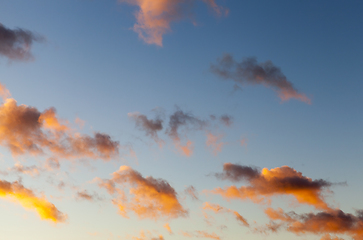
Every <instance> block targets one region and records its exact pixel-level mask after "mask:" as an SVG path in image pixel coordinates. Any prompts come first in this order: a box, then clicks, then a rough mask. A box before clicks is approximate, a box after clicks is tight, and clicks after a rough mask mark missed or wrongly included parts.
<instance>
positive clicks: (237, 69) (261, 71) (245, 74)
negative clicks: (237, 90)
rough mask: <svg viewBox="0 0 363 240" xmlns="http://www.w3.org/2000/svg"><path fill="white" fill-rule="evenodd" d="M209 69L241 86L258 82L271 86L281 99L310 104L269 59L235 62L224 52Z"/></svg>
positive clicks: (249, 59) (250, 59) (247, 59)
mask: <svg viewBox="0 0 363 240" xmlns="http://www.w3.org/2000/svg"><path fill="white" fill-rule="evenodd" d="M210 70H211V72H212V73H214V74H215V75H217V76H218V77H220V78H222V79H225V80H232V81H234V82H235V83H236V84H239V85H242V86H243V85H257V84H258V85H263V86H265V87H268V88H271V89H273V90H274V91H275V92H276V93H277V94H278V96H279V98H280V99H281V100H282V101H288V100H290V99H297V100H300V101H302V102H305V103H307V104H311V100H310V99H309V98H308V97H307V96H306V95H305V94H303V93H299V92H298V90H297V89H296V88H295V87H294V86H293V84H292V83H291V82H290V81H289V80H288V79H287V78H286V76H285V75H284V74H283V72H282V71H281V69H280V68H279V67H276V66H275V65H274V64H273V63H272V62H271V61H266V62H261V63H258V62H257V59H256V58H246V59H244V60H242V61H241V62H237V61H236V60H235V59H234V58H233V57H232V56H231V55H230V54H224V55H223V56H222V57H221V58H219V59H217V64H212V65H211V67H210Z"/></svg>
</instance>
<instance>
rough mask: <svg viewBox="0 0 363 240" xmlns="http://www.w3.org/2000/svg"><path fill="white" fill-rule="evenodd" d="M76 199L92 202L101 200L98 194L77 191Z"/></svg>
mask: <svg viewBox="0 0 363 240" xmlns="http://www.w3.org/2000/svg"><path fill="white" fill-rule="evenodd" d="M76 198H77V199H82V200H87V201H91V202H93V201H98V200H101V198H100V196H98V194H97V193H93V194H91V193H89V192H88V191H87V190H82V191H77V193H76Z"/></svg>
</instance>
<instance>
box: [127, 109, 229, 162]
mask: <svg viewBox="0 0 363 240" xmlns="http://www.w3.org/2000/svg"><path fill="white" fill-rule="evenodd" d="M128 116H129V117H130V118H132V119H133V120H134V121H135V124H136V127H137V128H138V129H139V130H141V131H144V132H145V134H146V136H149V137H151V138H152V139H153V140H154V141H155V142H156V143H158V144H159V146H160V147H162V146H163V145H164V144H165V142H164V141H163V140H162V139H160V137H159V133H160V132H161V131H162V130H163V129H165V133H166V135H167V136H168V137H169V138H170V139H171V140H172V141H173V144H174V146H175V148H176V149H177V151H178V152H179V153H181V154H182V155H185V156H187V157H189V156H191V155H192V154H193V151H194V142H193V141H191V140H190V139H188V138H187V133H188V132H191V131H198V130H199V131H200V130H207V129H208V128H210V126H209V125H210V122H211V121H209V120H203V119H200V118H198V117H196V116H194V115H193V114H192V113H190V112H185V111H182V110H180V109H179V108H177V110H176V111H175V112H174V113H172V114H171V115H170V116H168V123H167V124H165V123H164V121H163V119H162V118H161V114H159V115H158V116H156V118H155V119H149V118H148V117H147V116H145V115H143V114H140V113H138V112H135V113H129V114H128ZM210 118H211V120H216V119H217V117H216V116H215V115H210ZM218 120H220V122H222V124H223V125H226V126H230V125H231V124H232V122H233V118H232V117H231V116H229V115H226V114H225V115H222V116H221V117H218ZM165 125H167V126H165ZM183 133H184V134H183ZM221 137H222V136H221V135H218V136H215V135H213V134H212V133H211V131H207V143H206V144H207V146H209V147H211V148H212V149H213V152H214V153H215V154H217V153H218V152H220V151H221V149H222V146H223V145H224V144H225V143H221V142H218V141H219V140H220V138H221Z"/></svg>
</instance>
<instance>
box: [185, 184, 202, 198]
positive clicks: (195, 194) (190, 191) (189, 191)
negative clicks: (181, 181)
mask: <svg viewBox="0 0 363 240" xmlns="http://www.w3.org/2000/svg"><path fill="white" fill-rule="evenodd" d="M184 192H185V193H186V194H188V195H189V196H190V197H191V198H192V199H193V200H199V197H198V192H197V190H196V189H195V188H194V187H193V186H189V187H187V188H186V189H185V190H184Z"/></svg>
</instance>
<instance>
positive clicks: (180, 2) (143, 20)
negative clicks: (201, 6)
mask: <svg viewBox="0 0 363 240" xmlns="http://www.w3.org/2000/svg"><path fill="white" fill-rule="evenodd" d="M119 2H121V3H128V4H130V5H134V6H138V7H139V11H137V12H136V13H135V17H136V23H135V25H134V27H133V30H134V31H135V32H136V33H138V34H139V37H140V38H141V39H142V40H143V41H144V42H146V43H147V44H155V45H158V46H162V45H163V35H164V34H165V33H167V32H170V31H171V28H170V25H171V23H172V22H177V21H180V20H182V19H185V18H189V19H190V18H191V17H192V12H193V8H194V5H195V3H196V2H197V1H196V0H192V1H190V0H173V1H170V0H119ZM203 2H204V3H206V4H207V5H208V6H209V7H211V9H213V11H214V12H215V13H216V14H217V15H223V14H228V10H226V9H224V8H223V7H221V6H219V5H217V3H216V2H215V0H203Z"/></svg>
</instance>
